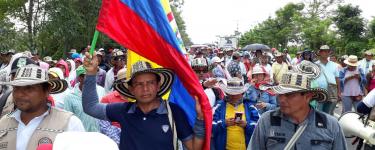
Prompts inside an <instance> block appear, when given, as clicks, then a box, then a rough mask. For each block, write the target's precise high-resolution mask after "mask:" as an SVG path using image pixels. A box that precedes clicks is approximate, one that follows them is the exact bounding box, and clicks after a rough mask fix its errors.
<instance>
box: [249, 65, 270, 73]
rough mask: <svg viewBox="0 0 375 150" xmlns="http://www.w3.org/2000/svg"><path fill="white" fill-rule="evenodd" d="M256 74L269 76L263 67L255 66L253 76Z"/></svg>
mask: <svg viewBox="0 0 375 150" xmlns="http://www.w3.org/2000/svg"><path fill="white" fill-rule="evenodd" d="M254 74H267V72H266V71H265V70H264V69H263V68H262V67H261V66H259V65H255V66H254V68H253V72H252V73H251V75H254Z"/></svg>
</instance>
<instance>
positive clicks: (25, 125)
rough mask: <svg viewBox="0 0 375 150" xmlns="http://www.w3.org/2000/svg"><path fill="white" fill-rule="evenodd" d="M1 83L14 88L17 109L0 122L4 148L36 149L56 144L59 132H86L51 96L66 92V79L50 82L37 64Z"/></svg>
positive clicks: (2, 147) (1, 142)
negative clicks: (57, 107)
mask: <svg viewBox="0 0 375 150" xmlns="http://www.w3.org/2000/svg"><path fill="white" fill-rule="evenodd" d="M1 84H7V85H11V86H13V100H14V104H15V106H16V108H17V109H16V110H15V111H13V112H11V113H9V114H7V115H5V116H3V117H2V118H1V119H0V145H1V147H0V149H12V150H25V149H36V148H37V147H38V146H39V145H41V144H52V143H53V142H54V140H55V137H56V135H57V134H58V133H61V132H65V131H84V128H83V125H82V123H81V121H80V120H79V119H78V118H77V117H75V116H73V114H72V113H70V112H66V111H62V110H59V109H56V108H54V107H51V104H50V102H49V101H48V100H47V98H48V96H49V94H55V93H59V92H63V91H64V90H65V89H66V88H67V86H68V84H67V82H66V81H65V80H49V77H48V72H47V71H46V70H44V69H41V68H40V67H39V66H36V65H27V66H24V67H21V68H19V69H18V70H17V73H16V75H15V78H14V80H12V81H10V82H5V83H1Z"/></svg>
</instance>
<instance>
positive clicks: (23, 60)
mask: <svg viewBox="0 0 375 150" xmlns="http://www.w3.org/2000/svg"><path fill="white" fill-rule="evenodd" d="M24 66H26V58H23V57H21V58H20V59H18V62H17V67H18V68H21V67H24Z"/></svg>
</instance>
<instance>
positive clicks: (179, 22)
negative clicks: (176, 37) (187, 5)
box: [171, 4, 193, 46]
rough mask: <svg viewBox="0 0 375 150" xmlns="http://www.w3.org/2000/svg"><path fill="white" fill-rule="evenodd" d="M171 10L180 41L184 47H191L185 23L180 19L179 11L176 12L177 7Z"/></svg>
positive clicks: (172, 7)
mask: <svg viewBox="0 0 375 150" xmlns="http://www.w3.org/2000/svg"><path fill="white" fill-rule="evenodd" d="M181 5H182V4H181ZM171 9H172V12H173V15H174V18H175V20H176V23H177V26H178V30H179V32H180V34H181V38H182V41H183V42H184V45H185V46H190V45H193V42H191V39H190V37H189V35H188V34H187V33H186V25H185V21H184V20H183V19H182V17H181V11H180V10H178V9H177V7H176V6H174V5H172V6H171Z"/></svg>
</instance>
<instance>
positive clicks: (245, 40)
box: [239, 0, 375, 56]
mask: <svg viewBox="0 0 375 150" xmlns="http://www.w3.org/2000/svg"><path fill="white" fill-rule="evenodd" d="M342 1H343V0H329V1H327V0H306V1H304V3H303V4H302V3H299V4H293V3H289V4H287V5H285V6H284V7H283V8H281V9H279V10H277V11H276V12H275V14H276V17H274V18H271V17H269V18H268V19H266V20H265V21H263V22H261V23H259V24H258V25H256V26H255V27H253V28H251V29H249V30H248V31H247V32H245V33H244V34H243V35H242V37H241V38H240V41H239V42H240V45H241V46H242V47H243V46H245V45H247V44H251V43H263V44H267V45H269V46H271V47H276V48H277V49H283V48H285V47H288V48H289V49H303V48H310V49H312V50H316V49H318V48H319V47H320V46H321V45H323V44H327V45H330V46H331V47H332V48H333V49H335V50H336V53H337V54H339V55H344V54H355V55H358V56H360V52H361V51H363V50H366V49H370V48H374V47H375V19H373V20H372V21H370V23H369V24H368V25H366V23H365V21H364V19H363V18H362V17H361V10H360V9H359V8H358V6H352V5H344V6H341V5H339V6H338V7H337V8H336V9H333V10H330V9H327V8H330V7H332V6H336V4H339V3H341V2H342ZM305 6H306V7H305ZM365 27H367V28H365Z"/></svg>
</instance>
